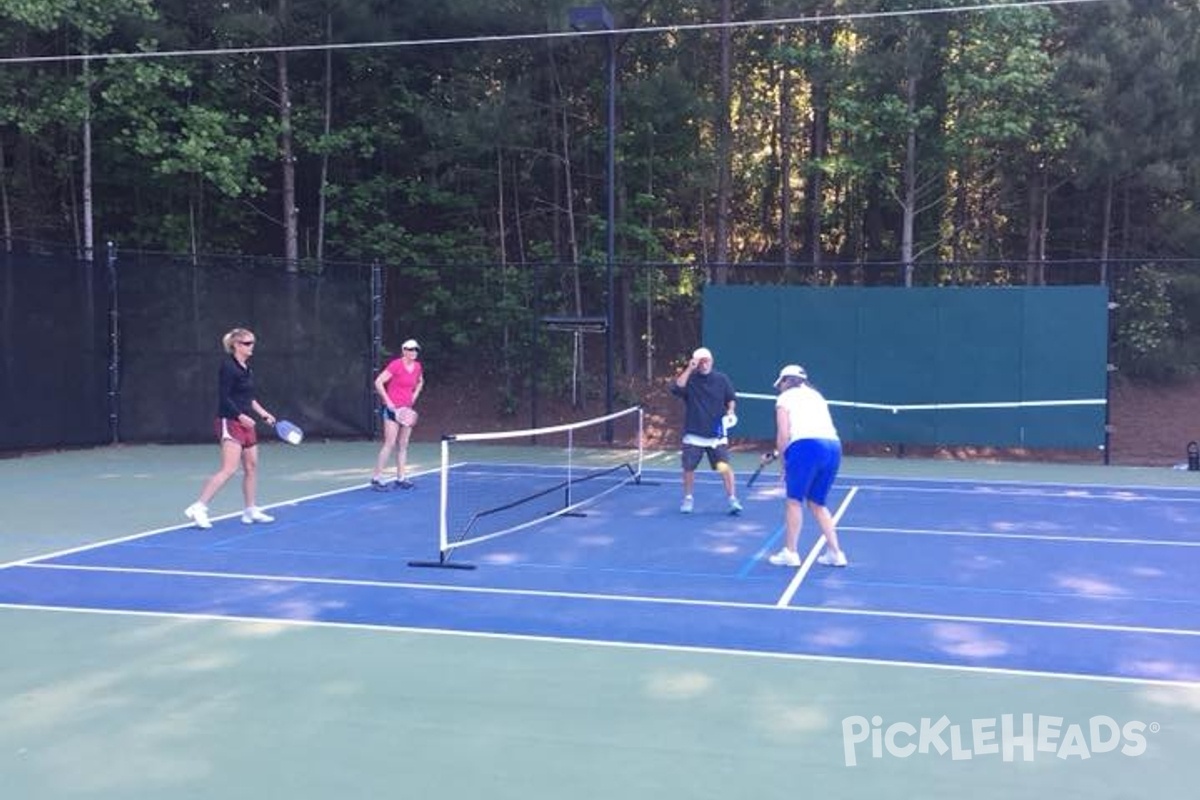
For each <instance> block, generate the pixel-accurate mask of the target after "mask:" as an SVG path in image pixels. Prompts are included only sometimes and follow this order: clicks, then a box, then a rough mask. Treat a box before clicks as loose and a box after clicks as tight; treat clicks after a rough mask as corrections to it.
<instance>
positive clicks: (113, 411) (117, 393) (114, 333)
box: [107, 242, 121, 444]
mask: <svg viewBox="0 0 1200 800" xmlns="http://www.w3.org/2000/svg"><path fill="white" fill-rule="evenodd" d="M107 266H108V269H107V273H108V441H109V443H110V444H117V443H118V442H120V441H121V417H120V414H121V330H120V324H121V316H120V308H119V307H118V299H119V295H118V293H117V245H116V244H115V243H114V242H109V243H108V260H107Z"/></svg>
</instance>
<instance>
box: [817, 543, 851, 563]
mask: <svg viewBox="0 0 1200 800" xmlns="http://www.w3.org/2000/svg"><path fill="white" fill-rule="evenodd" d="M817 563H819V564H824V565H825V566H827V567H844V566H846V565H847V564H849V563H850V562H849V561H847V560H846V554H845V553H843V552H842V551H841V550H839V551H838V552H837V554H836V555H835V554H833V553H831V552H830V551H829V548H826V549H825V552H823V553H821V555H819V556H817Z"/></svg>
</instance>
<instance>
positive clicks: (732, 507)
mask: <svg viewBox="0 0 1200 800" xmlns="http://www.w3.org/2000/svg"><path fill="white" fill-rule="evenodd" d="M729 513H730V514H732V515H733V516H735V517H736V516H737V515H738V514H740V513H742V504H741V503H739V502H738V499H737V498H736V497H731V498H729Z"/></svg>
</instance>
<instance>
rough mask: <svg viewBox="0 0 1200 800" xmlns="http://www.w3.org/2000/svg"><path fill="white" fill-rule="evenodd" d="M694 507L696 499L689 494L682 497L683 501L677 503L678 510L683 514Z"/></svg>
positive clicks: (689, 511)
mask: <svg viewBox="0 0 1200 800" xmlns="http://www.w3.org/2000/svg"><path fill="white" fill-rule="evenodd" d="M695 508H696V501H695V500H694V499H692V496H691V495H690V494H689V495H688V496H687V497H685V498H683V502H682V503H680V504H679V511H680V512H681V513H683V514H690V513H692V511H693V510H695Z"/></svg>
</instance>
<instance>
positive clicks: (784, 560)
mask: <svg viewBox="0 0 1200 800" xmlns="http://www.w3.org/2000/svg"><path fill="white" fill-rule="evenodd" d="M767 560H768V561H770V562H771V563H772V564H774V565H775V566H777V567H798V566H800V565H801V564H803V563H804V562H803V561H801V560H800V554H799V553H797V552H796V551H795V550H788V549H787V548H786V547H784V548H781V549H780V550H779V552H778V553H775V554H773V555H772V556H771V557H770V558H768V559H767Z"/></svg>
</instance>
